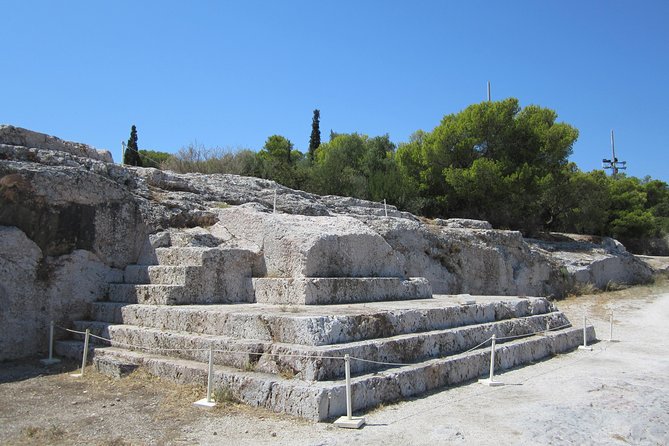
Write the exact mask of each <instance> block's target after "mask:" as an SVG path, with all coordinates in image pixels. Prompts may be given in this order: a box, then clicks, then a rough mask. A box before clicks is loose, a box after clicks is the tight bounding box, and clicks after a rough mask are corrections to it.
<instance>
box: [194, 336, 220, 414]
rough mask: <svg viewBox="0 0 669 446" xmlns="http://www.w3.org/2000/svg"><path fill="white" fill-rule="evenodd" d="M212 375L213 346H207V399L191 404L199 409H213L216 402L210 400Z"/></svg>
mask: <svg viewBox="0 0 669 446" xmlns="http://www.w3.org/2000/svg"><path fill="white" fill-rule="evenodd" d="M213 375H214V346H213V345H210V346H209V367H208V369H207V397H206V398H203V399H201V400H198V401H195V402H194V403H193V404H194V405H196V406H201V407H214V406H215V405H216V402H215V401H214V400H213V399H212V391H213V390H212V379H213Z"/></svg>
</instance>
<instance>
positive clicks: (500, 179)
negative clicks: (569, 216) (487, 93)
mask: <svg viewBox="0 0 669 446" xmlns="http://www.w3.org/2000/svg"><path fill="white" fill-rule="evenodd" d="M556 119H557V114H556V113H555V112H554V111H552V110H549V109H545V108H541V107H538V106H528V107H526V108H524V109H521V108H520V106H519V105H518V100H517V99H514V98H509V99H505V100H503V101H497V102H483V103H480V104H474V105H471V106H469V107H467V108H466V109H465V110H463V111H461V112H459V113H457V114H451V115H447V116H445V117H444V118H443V119H442V121H441V123H440V124H439V125H438V126H437V127H436V128H435V129H434V130H433V131H432V132H429V133H427V132H417V133H416V134H415V135H414V136H413V137H412V140H411V141H410V142H409V143H407V144H404V145H402V146H400V148H399V149H398V153H397V161H398V164H399V170H400V172H401V173H402V174H403V175H404V176H405V177H407V178H409V181H410V183H412V184H414V185H415V186H416V188H417V191H418V198H419V199H418V200H417V201H418V202H419V203H420V204H421V207H422V209H420V211H422V213H424V214H426V215H428V216H430V215H431V216H451V215H459V216H469V217H473V218H486V219H488V220H490V221H491V222H492V223H493V225H496V226H499V227H509V228H514V229H521V230H523V231H525V232H532V231H535V230H537V229H540V228H542V227H544V226H546V225H548V224H551V222H553V221H554V216H553V215H551V213H550V212H548V213H546V212H544V211H543V208H544V204H545V203H544V202H543V200H544V199H546V198H547V197H550V194H549V193H547V190H546V188H553V187H558V186H560V185H564V183H565V182H566V179H565V178H564V177H563V172H564V170H565V166H567V158H568V157H569V155H570V154H571V149H572V146H573V143H574V142H575V141H576V138H577V137H578V131H577V130H576V129H574V128H573V127H571V126H569V125H568V124H563V123H557V122H556ZM474 197H477V198H474ZM554 210H557V209H554Z"/></svg>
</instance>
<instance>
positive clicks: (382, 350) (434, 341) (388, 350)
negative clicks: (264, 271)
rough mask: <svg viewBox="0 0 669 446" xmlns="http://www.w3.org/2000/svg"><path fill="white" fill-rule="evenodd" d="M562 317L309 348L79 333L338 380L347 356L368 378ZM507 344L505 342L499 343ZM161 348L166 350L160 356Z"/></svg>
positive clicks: (119, 331) (118, 329)
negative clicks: (211, 351)
mask: <svg viewBox="0 0 669 446" xmlns="http://www.w3.org/2000/svg"><path fill="white" fill-rule="evenodd" d="M568 323H569V322H568V321H567V319H566V317H565V316H564V315H563V314H562V313H561V312H555V313H548V314H544V315H537V316H528V317H524V318H515V319H507V320H504V321H498V322H492V323H486V324H477V325H468V326H463V327H457V328H451V329H447V330H435V331H430V332H424V333H411V334H403V335H398V336H389V337H386V338H381V339H371V340H364V341H358V342H352V343H346V344H337V345H325V346H309V345H300V344H299V342H300V339H296V340H295V341H294V342H293V343H290V344H288V343H277V342H271V341H262V340H255V339H236V338H231V337H228V336H212V335H202V334H194V333H190V332H184V331H166V330H161V329H155V328H145V327H139V326H134V325H110V324H107V326H106V327H105V324H103V323H100V322H92V323H91V322H87V321H79V322H77V323H76V324H75V326H76V327H77V330H79V331H84V330H85V329H86V328H90V329H91V331H92V332H93V333H94V334H99V335H100V336H103V337H105V338H111V339H112V340H113V341H114V342H115V343H118V344H114V345H115V346H116V345H119V346H122V347H124V348H128V349H131V350H138V351H147V352H156V353H159V354H165V355H168V356H175V357H180V358H184V359H192V360H198V361H207V359H208V349H209V348H210V347H213V348H214V349H215V350H219V352H217V353H216V354H215V358H214V361H215V362H216V363H217V364H221V365H228V366H234V367H239V368H253V369H257V370H260V371H263V372H267V373H284V372H289V373H290V374H292V375H295V376H298V377H300V378H301V379H306V380H321V381H322V380H327V379H336V378H340V377H342V376H343V375H344V368H343V363H342V362H341V360H340V359H333V357H335V358H343V357H344V355H345V354H349V355H351V356H353V357H357V358H360V359H363V360H365V361H356V362H355V363H354V364H352V365H351V370H352V372H353V373H366V372H369V371H374V370H381V369H383V368H387V366H386V365H383V364H377V363H374V362H368V361H376V362H386V363H387V362H390V363H415V362H419V361H424V360H426V359H429V358H436V357H441V356H448V355H453V354H457V353H460V352H463V351H465V350H469V349H471V348H474V347H476V346H477V345H478V344H480V343H482V342H484V341H485V340H486V339H488V338H490V336H491V335H492V334H493V333H495V334H496V335H497V337H498V338H503V337H506V336H522V335H527V334H532V333H536V332H539V331H543V330H545V329H546V326H547V325H550V326H552V327H558V326H565V325H568ZM501 341H502V339H500V342H501ZM160 349H166V351H167V352H166V353H161V351H159V350H160Z"/></svg>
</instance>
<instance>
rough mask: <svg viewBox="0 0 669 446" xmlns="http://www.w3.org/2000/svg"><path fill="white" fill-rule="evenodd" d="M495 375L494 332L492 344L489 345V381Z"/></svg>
mask: <svg viewBox="0 0 669 446" xmlns="http://www.w3.org/2000/svg"><path fill="white" fill-rule="evenodd" d="M494 376H495V334H494V333H493V335H492V345H491V347H490V381H491V382H492V380H493V377H494Z"/></svg>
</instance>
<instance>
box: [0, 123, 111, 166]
mask: <svg viewBox="0 0 669 446" xmlns="http://www.w3.org/2000/svg"><path fill="white" fill-rule="evenodd" d="M0 142H2V143H3V144H8V145H14V146H22V147H30V148H33V147H34V148H37V149H45V150H54V151H59V152H68V153H71V154H73V155H77V156H82V157H88V158H93V159H96V160H98V161H104V162H106V163H111V162H113V160H112V156H111V153H110V152H109V151H108V150H97V149H94V148H93V147H91V146H89V145H86V144H81V143H78V142H70V141H63V140H62V139H60V138H56V137H55V136H50V135H46V134H44V133H38V132H33V131H32V130H27V129H23V128H21V127H14V126H12V125H0Z"/></svg>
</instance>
